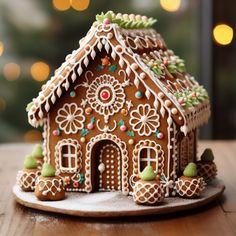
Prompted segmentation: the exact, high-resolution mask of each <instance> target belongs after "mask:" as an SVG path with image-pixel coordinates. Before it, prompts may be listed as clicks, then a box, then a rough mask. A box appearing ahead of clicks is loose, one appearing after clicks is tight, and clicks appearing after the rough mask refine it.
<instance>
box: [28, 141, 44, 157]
mask: <svg viewBox="0 0 236 236" xmlns="http://www.w3.org/2000/svg"><path fill="white" fill-rule="evenodd" d="M31 155H32V156H33V157H35V158H36V157H41V158H43V148H42V145H41V144H39V143H38V144H36V145H35V146H34V149H33V151H32V153H31Z"/></svg>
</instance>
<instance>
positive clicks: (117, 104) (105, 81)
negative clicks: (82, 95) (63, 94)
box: [86, 74, 125, 123]
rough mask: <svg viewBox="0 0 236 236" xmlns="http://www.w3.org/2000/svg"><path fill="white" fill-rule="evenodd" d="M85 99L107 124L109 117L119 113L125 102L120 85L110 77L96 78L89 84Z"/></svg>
mask: <svg viewBox="0 0 236 236" xmlns="http://www.w3.org/2000/svg"><path fill="white" fill-rule="evenodd" d="M86 98H87V101H88V103H89V104H90V106H91V107H92V108H93V109H94V110H95V111H96V112H97V113H99V114H100V115H102V116H104V119H105V123H108V119H109V116H111V115H113V114H115V113H117V112H119V110H120V109H121V108H122V107H123V105H124V102H125V93H124V89H123V87H122V84H120V82H119V81H118V80H116V79H115V78H114V77H112V76H110V75H106V74H105V75H102V76H100V77H97V78H96V79H95V80H93V82H92V83H91V84H90V86H89V88H88V90H87V94H86Z"/></svg>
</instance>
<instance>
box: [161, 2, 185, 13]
mask: <svg viewBox="0 0 236 236" xmlns="http://www.w3.org/2000/svg"><path fill="white" fill-rule="evenodd" d="M160 4H161V7H162V8H163V9H164V10H166V11H170V12H174V11H178V10H179V8H180V5H181V0H160Z"/></svg>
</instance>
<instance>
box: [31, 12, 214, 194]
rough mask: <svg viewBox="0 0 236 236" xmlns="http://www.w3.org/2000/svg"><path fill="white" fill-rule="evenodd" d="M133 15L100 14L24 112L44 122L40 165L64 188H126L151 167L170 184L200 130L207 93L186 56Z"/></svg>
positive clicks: (35, 122) (192, 154)
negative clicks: (51, 170) (54, 174)
mask: <svg viewBox="0 0 236 236" xmlns="http://www.w3.org/2000/svg"><path fill="white" fill-rule="evenodd" d="M154 23H155V20H154V19H153V18H147V17H146V16H140V15H133V14H131V15H127V14H123V15H122V14H120V13H118V14H114V13H113V12H111V11H110V12H107V13H106V14H103V13H102V14H101V15H97V17H96V21H95V22H94V24H93V25H92V27H91V29H90V30H89V31H88V33H87V35H86V36H85V37H84V38H82V39H81V40H80V46H79V48H78V49H77V50H74V51H73V52H72V53H71V54H69V55H68V56H67V57H66V59H65V62H64V63H63V64H62V65H61V67H60V68H58V69H57V70H56V72H55V75H54V76H52V77H51V79H50V80H49V81H48V82H47V83H46V84H45V85H43V86H42V90H41V91H40V92H39V95H38V97H37V98H34V99H33V101H32V103H31V105H30V109H29V111H28V119H29V123H30V124H31V125H32V126H34V127H38V126H39V125H43V127H44V131H43V139H44V143H43V147H44V162H47V163H50V164H52V165H53V166H54V167H55V168H56V172H57V174H58V175H60V176H62V177H63V179H64V182H65V185H66V190H67V191H75V192H76V191H84V192H93V191H121V192H122V193H123V194H129V193H132V185H133V184H134V183H135V181H136V180H137V177H138V175H139V173H140V172H141V171H142V170H143V169H144V168H145V167H146V166H147V165H151V166H152V167H153V169H154V170H155V171H156V173H157V174H158V175H159V176H160V178H161V181H162V182H163V183H165V193H166V196H169V195H170V193H173V195H174V194H175V191H174V186H173V185H174V182H175V180H176V179H177V177H178V176H179V175H180V173H181V172H182V170H183V168H184V167H185V166H186V165H187V163H188V162H190V161H191V162H195V161H196V149H197V129H198V127H199V126H200V125H202V124H203V123H204V122H207V120H208V118H209V115H210V106H209V99H208V95H207V92H206V91H205V89H204V88H203V87H202V86H200V85H199V84H198V82H197V81H196V80H195V79H194V78H193V77H192V76H190V75H189V74H188V73H187V72H186V69H185V65H184V61H183V60H182V59H180V58H179V57H178V56H176V55H175V54H174V52H173V51H172V50H170V49H168V48H167V46H166V44H165V42H164V40H163V39H162V37H161V35H160V34H159V33H157V32H156V31H155V30H154V29H153V28H152V25H153V24H154Z"/></svg>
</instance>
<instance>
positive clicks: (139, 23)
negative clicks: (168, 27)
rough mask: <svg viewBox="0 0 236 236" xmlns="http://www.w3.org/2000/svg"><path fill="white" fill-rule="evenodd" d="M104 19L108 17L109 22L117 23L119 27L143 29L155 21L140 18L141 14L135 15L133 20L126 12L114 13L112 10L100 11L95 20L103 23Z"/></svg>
mask: <svg viewBox="0 0 236 236" xmlns="http://www.w3.org/2000/svg"><path fill="white" fill-rule="evenodd" d="M105 19H109V20H110V22H111V23H115V24H117V25H118V26H119V27H121V28H124V29H144V28H150V27H152V26H153V25H154V24H155V23H156V21H157V20H156V19H154V18H152V17H151V18H147V19H146V20H142V17H141V16H138V15H137V16H135V18H134V19H133V20H131V19H130V18H129V17H128V15H127V14H124V15H121V14H115V13H114V12H113V11H108V12H106V13H103V12H102V13H101V14H100V15H96V20H97V21H98V22H100V23H103V21H104V20H105Z"/></svg>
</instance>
